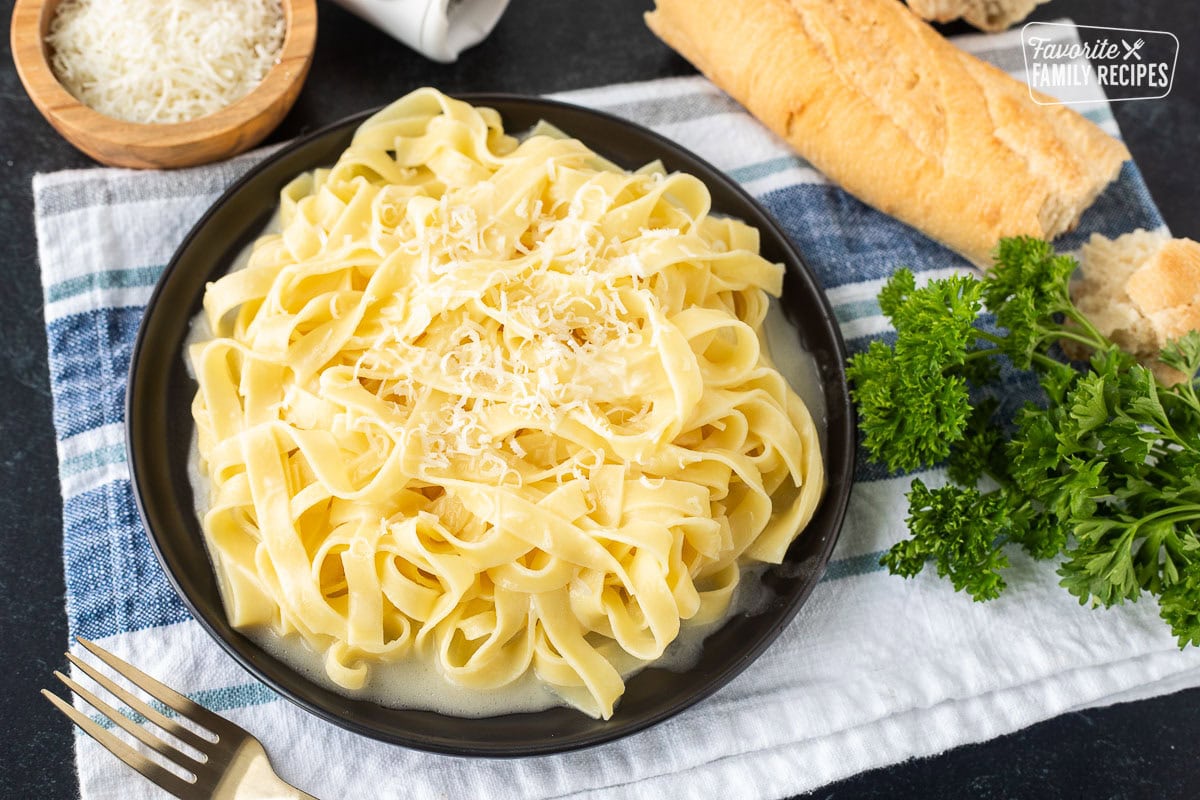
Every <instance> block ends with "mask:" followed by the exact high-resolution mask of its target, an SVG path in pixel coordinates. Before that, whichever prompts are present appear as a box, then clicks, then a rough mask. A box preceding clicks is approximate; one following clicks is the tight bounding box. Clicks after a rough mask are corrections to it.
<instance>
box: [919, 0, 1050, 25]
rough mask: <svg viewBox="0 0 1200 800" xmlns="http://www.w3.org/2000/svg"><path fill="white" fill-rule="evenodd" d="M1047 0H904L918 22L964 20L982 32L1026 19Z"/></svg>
mask: <svg viewBox="0 0 1200 800" xmlns="http://www.w3.org/2000/svg"><path fill="white" fill-rule="evenodd" d="M1045 2H1048V0H908V7H909V8H911V9H912V10H913V12H914V13H916V14H917V15H918V16H920V17H921V18H922V19H927V20H931V21H933V22H949V21H950V20H954V19H959V18H960V17H961V18H962V19H965V20H966V21H967V22H969V23H971V24H972V25H974V26H975V27H976V28H979V29H980V30H984V31H1002V30H1006V29H1007V28H1009V27H1011V26H1012V25H1014V24H1016V23H1018V22H1020V21H1021V20H1023V19H1025V18H1026V17H1028V16H1029V12H1031V11H1033V9H1034V7H1035V6H1037V5H1038V4H1039V3H1045Z"/></svg>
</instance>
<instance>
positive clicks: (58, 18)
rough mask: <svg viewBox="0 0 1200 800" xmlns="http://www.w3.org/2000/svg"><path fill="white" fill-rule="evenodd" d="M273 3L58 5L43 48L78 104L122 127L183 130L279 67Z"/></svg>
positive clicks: (279, 27)
mask: <svg viewBox="0 0 1200 800" xmlns="http://www.w3.org/2000/svg"><path fill="white" fill-rule="evenodd" d="M284 33H285V22H284V15H283V8H282V6H281V5H280V2H279V0H64V2H63V3H62V4H61V5H59V7H58V10H57V12H56V13H55V15H54V19H53V20H51V22H50V32H49V34H48V35H47V37H46V42H47V44H48V45H49V46H50V49H51V67H52V68H53V70H54V74H55V76H56V77H57V78H58V80H59V81H60V82H61V83H62V84H63V86H64V87H66V89H67V90H68V91H69V92H70V93H71V94H72V95H74V96H75V97H76V98H77V99H78V100H80V101H81V102H83V103H85V104H86V105H88V106H90V107H91V108H93V109H95V110H96V111H99V112H100V113H101V114H105V115H107V116H110V117H115V118H116V119H122V120H126V121H129V122H144V123H171V122H185V121H188V120H192V119H196V118H197V117H202V116H205V115H206V114H211V113H213V112H214V111H217V110H219V109H221V108H223V107H225V106H227V105H229V104H230V103H232V102H234V101H235V100H238V99H240V98H242V97H244V96H245V95H246V94H248V93H249V92H250V91H251V90H252V89H253V88H254V87H255V86H257V85H258V84H259V83H260V82H261V81H262V79H263V78H264V77H265V76H266V74H267V72H268V71H269V70H270V69H271V67H272V66H273V65H274V64H275V63H276V62H277V61H278V60H279V53H280V51H281V50H282V48H283V39H284Z"/></svg>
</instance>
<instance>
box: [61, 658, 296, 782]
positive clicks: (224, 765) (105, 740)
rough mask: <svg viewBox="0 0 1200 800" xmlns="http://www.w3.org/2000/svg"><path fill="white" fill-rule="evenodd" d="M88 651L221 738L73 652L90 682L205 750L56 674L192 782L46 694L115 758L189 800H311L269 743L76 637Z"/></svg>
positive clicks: (63, 701) (149, 693)
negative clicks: (285, 774)
mask: <svg viewBox="0 0 1200 800" xmlns="http://www.w3.org/2000/svg"><path fill="white" fill-rule="evenodd" d="M76 641H78V642H79V643H80V644H81V645H83V646H84V647H86V648H87V649H88V650H89V651H90V652H91V653H92V654H93V655H94V656H96V657H97V658H99V659H100V660H101V661H103V662H104V663H105V664H107V665H108V666H110V667H112V669H113V670H115V671H116V672H117V674H119V675H122V676H123V677H125V678H126V679H127V680H128V681H130V682H131V683H133V684H134V685H135V686H137V687H138V688H139V689H141V690H142V691H144V692H146V693H147V694H148V695H150V696H151V697H153V698H155V699H156V700H158V701H159V702H160V703H162V704H163V705H165V706H168V707H170V708H172V709H174V710H175V711H176V712H177V713H178V714H180V715H181V716H182V717H184V718H186V719H189V720H191V721H192V722H194V723H195V724H197V725H198V726H200V727H201V728H203V729H205V730H206V731H208V732H209V733H211V734H212V735H213V736H214V737H215V739H208V738H205V737H203V736H201V735H199V734H197V733H195V732H194V731H192V729H191V728H188V727H185V726H184V725H181V724H179V723H178V722H176V721H175V720H173V719H171V718H169V717H167V716H166V715H164V714H162V713H161V712H159V711H158V710H157V709H155V708H152V707H151V706H150V705H148V704H146V703H145V702H143V701H142V700H140V699H139V698H137V697H136V696H134V695H133V694H130V693H129V692H128V691H126V690H125V689H123V688H122V687H121V686H119V685H117V684H116V683H114V682H113V681H112V680H111V679H110V678H108V677H107V676H106V675H104V674H103V673H101V672H100V671H98V670H97V669H96V668H95V667H93V666H92V665H90V664H88V663H87V662H86V661H83V660H82V659H80V658H76V657H75V656H74V655H72V654H71V653H67V658H68V659H69V660H70V661H71V663H72V664H74V665H75V666H76V667H78V668H79V669H81V670H82V671H83V672H84V673H85V674H86V675H88V677H90V678H91V679H92V680H94V681H95V682H96V683H98V684H100V685H101V686H103V687H104V688H105V689H107V690H108V691H109V692H111V693H112V694H113V695H115V696H116V697H117V698H119V699H120V700H121V701H122V702H123V703H125V705H127V706H128V707H129V708H131V709H133V710H134V711H135V712H137V713H139V714H141V715H142V716H143V717H145V718H146V719H147V720H149V721H150V722H152V723H154V724H155V725H157V726H158V727H159V728H161V729H162V730H164V731H166V732H167V733H169V734H171V735H172V736H174V737H175V738H176V739H178V740H179V741H180V742H182V743H183V744H185V745H187V746H188V747H190V748H193V749H194V750H197V751H199V753H200V754H201V757H200V758H199V759H197V758H195V757H194V756H192V755H190V754H189V753H187V752H185V751H183V750H182V749H180V748H179V747H178V746H177V745H172V744H169V743H168V742H166V741H164V740H163V739H161V738H159V737H158V736H155V735H154V734H152V733H150V732H149V731H148V730H147V729H146V728H144V727H142V726H141V725H138V724H137V723H135V722H134V721H133V720H131V719H130V718H129V717H127V716H125V715H124V714H122V713H120V712H119V711H117V710H116V709H114V708H113V707H112V706H110V705H109V704H108V703H106V702H104V701H103V700H101V699H100V698H99V697H97V696H96V695H94V694H92V693H91V692H89V691H88V690H87V689H85V688H83V687H82V686H80V685H79V684H78V683H76V682H75V681H73V680H71V679H70V678H68V677H67V676H66V675H64V674H62V673H61V672H59V671H58V670H55V671H54V674H55V676H57V677H58V679H59V680H61V681H62V682H63V683H65V684H66V685H67V688H68V689H70V690H71V691H73V692H74V693H75V694H77V695H79V696H80V697H82V698H83V700H84V701H85V702H87V703H89V704H91V706H92V707H93V708H95V709H96V710H97V711H99V712H100V713H101V714H103V715H104V716H105V717H107V718H108V719H109V720H111V721H112V722H114V723H115V724H117V725H119V726H121V728H122V729H124V730H125V731H126V732H127V733H129V734H130V735H131V736H133V737H134V738H136V739H137V740H138V741H139V742H141V743H142V744H144V745H146V746H147V747H149V748H150V749H152V750H154V751H155V752H157V753H158V754H159V755H161V756H162V757H163V758H164V759H165V760H167V761H168V762H170V763H171V764H173V765H175V766H176V767H179V768H181V769H182V770H183V771H184V772H186V773H187V774H188V775H190V776H191V777H190V779H188V778H183V777H180V776H179V775H176V774H175V773H174V772H172V771H170V770H168V769H166V768H165V767H163V766H161V765H160V764H158V763H156V762H154V761H152V760H150V759H149V758H147V757H146V756H144V755H142V754H141V753H139V752H138V751H137V750H134V749H133V748H132V747H130V746H129V745H128V744H126V743H125V742H123V741H121V739H119V738H117V737H116V736H114V735H113V734H112V733H110V732H109V731H107V730H105V729H104V728H103V727H101V726H100V725H99V724H97V723H96V722H95V721H94V720H92V719H91V718H89V717H87V716H85V715H84V714H81V713H80V712H79V711H77V710H76V709H75V707H74V706H72V705H71V704H70V703H68V702H66V701H65V700H63V699H62V698H61V697H59V696H58V695H56V694H54V693H53V692H50V691H48V690H46V689H42V694H44V695H46V697H47V698H49V700H50V701H51V702H52V703H54V705H55V706H57V707H58V710H59V711H61V712H63V713H64V714H66V715H67V716H68V717H70V719H71V721H72V722H74V723H75V724H76V725H78V726H79V727H80V728H82V729H83V731H84V733H86V734H88V735H89V736H91V737H92V738H93V739H95V740H96V741H97V742H99V743H100V744H101V745H103V746H104V747H105V748H107V749H108V751H109V752H110V753H112V754H113V755H115V756H116V757H117V758H119V759H121V760H122V761H124V762H125V763H126V764H128V765H129V766H131V767H133V768H134V769H136V770H137V771H138V772H140V773H141V774H142V775H144V776H146V777H147V778H149V779H150V780H152V781H154V783H156V784H158V785H159V786H160V787H162V788H163V789H166V790H167V791H168V792H170V793H171V794H173V795H175V796H176V797H182V798H184V800H193V799H198V798H213V800H248V798H256V800H257V799H259V798H279V800H284V798H309V800H316V799H315V798H313V796H312V795H309V794H305V793H304V792H302V791H300V790H299V789H297V788H295V787H294V786H291V785H290V784H287V783H285V782H284V781H283V780H281V779H280V778H279V776H277V775H276V774H275V771H274V770H273V769H271V764H270V762H269V761H268V760H267V753H266V751H265V750H264V749H263V746H262V744H261V743H260V742H259V741H258V739H255V738H254V737H253V736H251V735H250V734H249V732H247V731H246V730H244V729H243V728H240V727H238V726H237V725H234V724H233V723H232V722H230V721H229V720H227V719H225V718H224V717H221V716H218V715H216V714H214V713H213V712H211V711H209V710H208V709H207V708H205V707H204V706H202V705H200V704H198V703H194V702H192V701H191V700H189V699H188V698H187V697H184V696H183V695H182V694H180V693H179V692H177V691H175V690H174V689H172V688H170V687H169V686H165V685H163V684H162V683H159V682H158V681H156V680H154V678H151V677H150V676H149V675H147V674H146V673H144V672H142V671H141V670H139V669H137V668H136V667H133V666H131V665H130V664H127V663H125V662H124V661H122V660H121V659H119V658H117V657H116V656H114V655H113V654H112V653H109V652H108V651H107V650H104V649H103V648H101V647H99V646H98V645H96V644H93V643H92V642H89V641H88V640H87V639H84V638H82V637H76Z"/></svg>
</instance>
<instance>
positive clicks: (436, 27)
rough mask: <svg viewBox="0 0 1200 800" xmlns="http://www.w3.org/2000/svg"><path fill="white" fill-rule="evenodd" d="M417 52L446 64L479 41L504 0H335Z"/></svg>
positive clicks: (495, 19)
mask: <svg viewBox="0 0 1200 800" xmlns="http://www.w3.org/2000/svg"><path fill="white" fill-rule="evenodd" d="M336 2H337V3H338V4H339V5H343V6H345V7H346V8H348V9H350V10H351V11H353V12H354V13H355V14H357V15H358V16H360V17H362V18H363V19H365V20H366V21H367V22H369V23H371V24H372V25H374V26H375V27H377V28H379V29H381V30H383V31H384V32H385V33H387V34H389V35H390V36H392V37H393V38H395V39H398V40H400V41H401V42H404V43H405V44H406V45H408V46H409V47H411V48H412V49H413V50H416V51H417V52H418V53H420V54H421V55H423V56H425V57H427V58H431V59H433V60H434V61H441V62H444V63H448V62H451V61H454V60H455V59H457V58H458V55H459V53H461V52H462V51H463V50H466V49H467V48H468V47H471V46H473V45H477V44H479V43H480V42H482V41H483V40H484V39H485V38H487V35H488V34H489V33H491V32H492V28H494V27H496V23H497V22H499V21H500V16H501V15H502V14H503V13H504V9H506V8H508V0H336Z"/></svg>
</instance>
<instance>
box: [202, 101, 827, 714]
mask: <svg viewBox="0 0 1200 800" xmlns="http://www.w3.org/2000/svg"><path fill="white" fill-rule="evenodd" d="M708 212H709V194H708V192H707V190H706V188H705V187H704V185H703V184H702V183H701V182H700V181H699V180H698V179H696V178H694V177H692V176H689V175H686V174H665V173H664V172H663V170H662V169H661V167H659V166H657V165H650V166H648V167H646V168H643V169H641V170H639V171H637V172H634V173H629V172H626V171H623V170H621V169H618V168H616V167H614V166H613V165H611V164H610V163H608V162H606V161H605V160H603V159H602V158H600V157H598V156H597V155H596V154H595V153H593V152H592V151H590V150H589V149H588V148H587V147H586V146H584V145H583V144H582V143H580V142H579V141H576V140H574V139H569V138H564V137H563V136H561V135H556V133H555V132H554V131H542V130H535V131H534V132H533V133H532V134H531V135H529V136H527V137H525V138H524V139H523V140H522V141H518V140H517V139H515V138H513V137H511V136H509V135H507V134H505V132H504V131H503V130H502V127H501V121H500V118H499V115H498V114H496V113H495V112H494V111H493V110H491V109H487V108H473V107H471V106H470V105H468V104H466V103H463V102H460V101H456V100H453V99H450V98H448V97H445V96H444V95H442V94H440V93H438V92H436V91H434V90H432V89H422V90H419V91H416V92H413V93H412V94H410V95H408V96H406V97H404V98H402V99H401V100H399V101H397V102H395V103H394V104H392V105H391V106H389V107H387V108H386V109H384V110H383V111H380V112H379V113H377V114H376V115H375V116H373V117H371V118H370V119H368V120H367V121H366V122H365V123H363V125H362V126H361V127H360V128H359V130H358V131H357V133H356V134H355V136H354V139H353V142H352V143H351V145H350V147H349V148H348V149H347V150H346V151H345V153H343V154H342V156H341V157H340V158H339V160H338V161H337V163H336V165H335V166H333V167H332V168H331V169H319V170H316V171H315V172H313V173H308V174H304V175H301V176H300V177H298V178H296V179H295V180H294V181H293V182H292V183H291V184H289V185H288V186H287V187H286V188H285V189H284V190H283V192H282V198H281V207H280V218H279V231H278V232H277V233H271V234H267V235H264V236H262V237H261V238H260V239H259V240H258V241H257V242H256V243H255V245H254V247H253V249H252V252H251V255H250V257H249V261H248V263H247V264H246V266H245V267H244V268H242V269H238V270H236V271H233V272H231V273H229V274H227V275H225V276H224V277H222V278H221V279H220V280H218V281H216V282H214V283H211V284H210V285H209V286H208V288H207V292H206V294H205V297H204V309H205V314H206V319H207V321H208V324H209V326H210V327H211V330H212V334H213V335H212V338H210V339H208V340H206V341H202V342H199V343H197V344H194V345H192V347H191V348H190V350H189V357H190V359H191V362H192V366H193V369H194V373H195V376H196V379H197V381H198V384H199V389H198V391H197V393H196V397H195V401H194V404H193V414H194V417H195V421H196V430H197V436H198V448H199V454H200V467H201V470H202V472H203V473H204V475H205V476H207V478H208V479H209V481H210V497H209V498H208V499H209V502H208V510H207V513H206V514H205V515H204V517H203V528H204V532H205V535H206V537H207V539H208V544H209V549H210V552H211V553H212V555H213V560H214V562H215V566H216V569H217V571H218V573H219V574H220V577H221V583H222V588H223V593H224V597H225V604H226V611H227V613H228V615H229V618H230V621H231V623H232V624H233V625H234V626H237V627H251V626H269V627H270V628H271V629H272V630H273V631H274V632H275V633H276V634H278V635H279V636H283V637H288V636H293V635H299V636H300V637H302V638H303V640H304V641H305V642H307V644H308V645H309V647H311V648H312V649H314V650H316V651H317V652H319V653H323V654H324V666H325V669H326V671H327V673H328V676H329V678H330V679H332V680H333V681H334V682H336V683H337V684H339V685H341V686H343V687H345V688H346V689H348V690H354V689H358V688H361V687H363V686H364V685H365V684H366V682H367V681H368V679H369V677H370V674H371V672H372V670H376V669H380V668H383V667H384V666H385V665H386V664H387V663H388V662H395V661H398V660H401V659H415V658H419V659H428V660H431V661H432V662H433V663H435V664H436V666H437V668H438V670H439V671H440V672H441V674H442V675H443V676H444V677H445V679H446V680H447V681H449V682H450V683H451V684H453V685H458V686H465V687H474V688H487V687H497V686H503V685H506V684H509V683H510V682H512V681H515V680H517V679H518V678H521V677H523V676H525V675H527V674H528V673H529V672H530V671H533V673H534V674H535V675H536V676H537V678H538V679H539V680H540V681H542V682H544V683H545V684H547V685H548V686H549V687H550V688H551V689H553V691H554V692H555V693H556V694H558V695H559V696H560V697H562V698H563V699H564V701H565V702H567V703H569V704H571V705H573V706H576V707H577V708H579V709H581V710H583V711H585V712H586V713H588V714H591V715H593V716H599V717H603V718H607V717H609V716H611V714H612V713H613V709H614V705H615V704H616V702H617V701H618V699H619V698H620V696H621V694H622V691H623V690H624V682H623V675H628V673H629V672H630V671H631V669H632V668H636V667H639V666H644V665H645V664H647V663H649V662H652V661H654V660H655V659H656V658H658V657H659V656H661V655H662V653H663V651H664V648H666V647H667V645H668V644H670V643H671V642H672V641H673V640H674V639H675V638H676V636H677V635H678V634H679V631H680V626H681V624H682V623H684V622H687V623H688V624H697V623H704V622H713V621H716V620H719V619H720V618H721V617H722V615H723V614H724V613H725V612H726V609H727V607H728V605H729V602H730V598H731V596H732V594H733V592H734V589H735V587H736V586H737V584H738V581H739V576H740V567H741V566H744V565H745V564H747V563H750V562H764V561H765V562H779V561H780V560H781V559H782V558H783V556H784V553H785V551H786V550H787V548H788V545H789V544H790V543H791V542H792V541H793V539H794V538H795V537H796V535H797V534H798V532H799V531H800V530H801V529H802V528H803V527H804V525H805V524H806V523H807V521H808V520H809V518H810V517H811V515H812V513H813V510H814V507H815V505H816V503H817V501H818V499H819V497H820V494H821V491H822V486H823V476H822V464H821V454H820V448H819V446H818V441H817V435H816V432H815V429H814V424H813V421H812V419H811V418H810V415H809V413H808V411H807V410H806V408H805V407H804V404H803V402H802V401H801V400H800V399H799V398H798V397H797V396H796V395H795V394H794V393H793V392H792V390H791V389H790V388H789V386H788V385H787V383H786V381H785V380H784V379H783V378H782V377H781V376H780V374H779V372H778V371H776V370H775V369H774V368H773V367H772V365H771V362H770V360H769V358H768V354H767V352H766V348H765V344H764V336H763V334H762V323H763V320H764V317H765V315H766V313H767V308H768V295H778V294H779V292H780V290H781V286H782V279H783V269H782V267H781V266H780V265H777V264H772V263H769V262H768V261H766V260H764V259H763V258H762V257H760V256H759V255H758V233H757V231H756V230H755V229H753V228H751V227H749V226H747V225H745V224H744V223H742V222H739V221H737V220H732V219H724V218H716V217H713V216H710V215H709V213H708Z"/></svg>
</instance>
